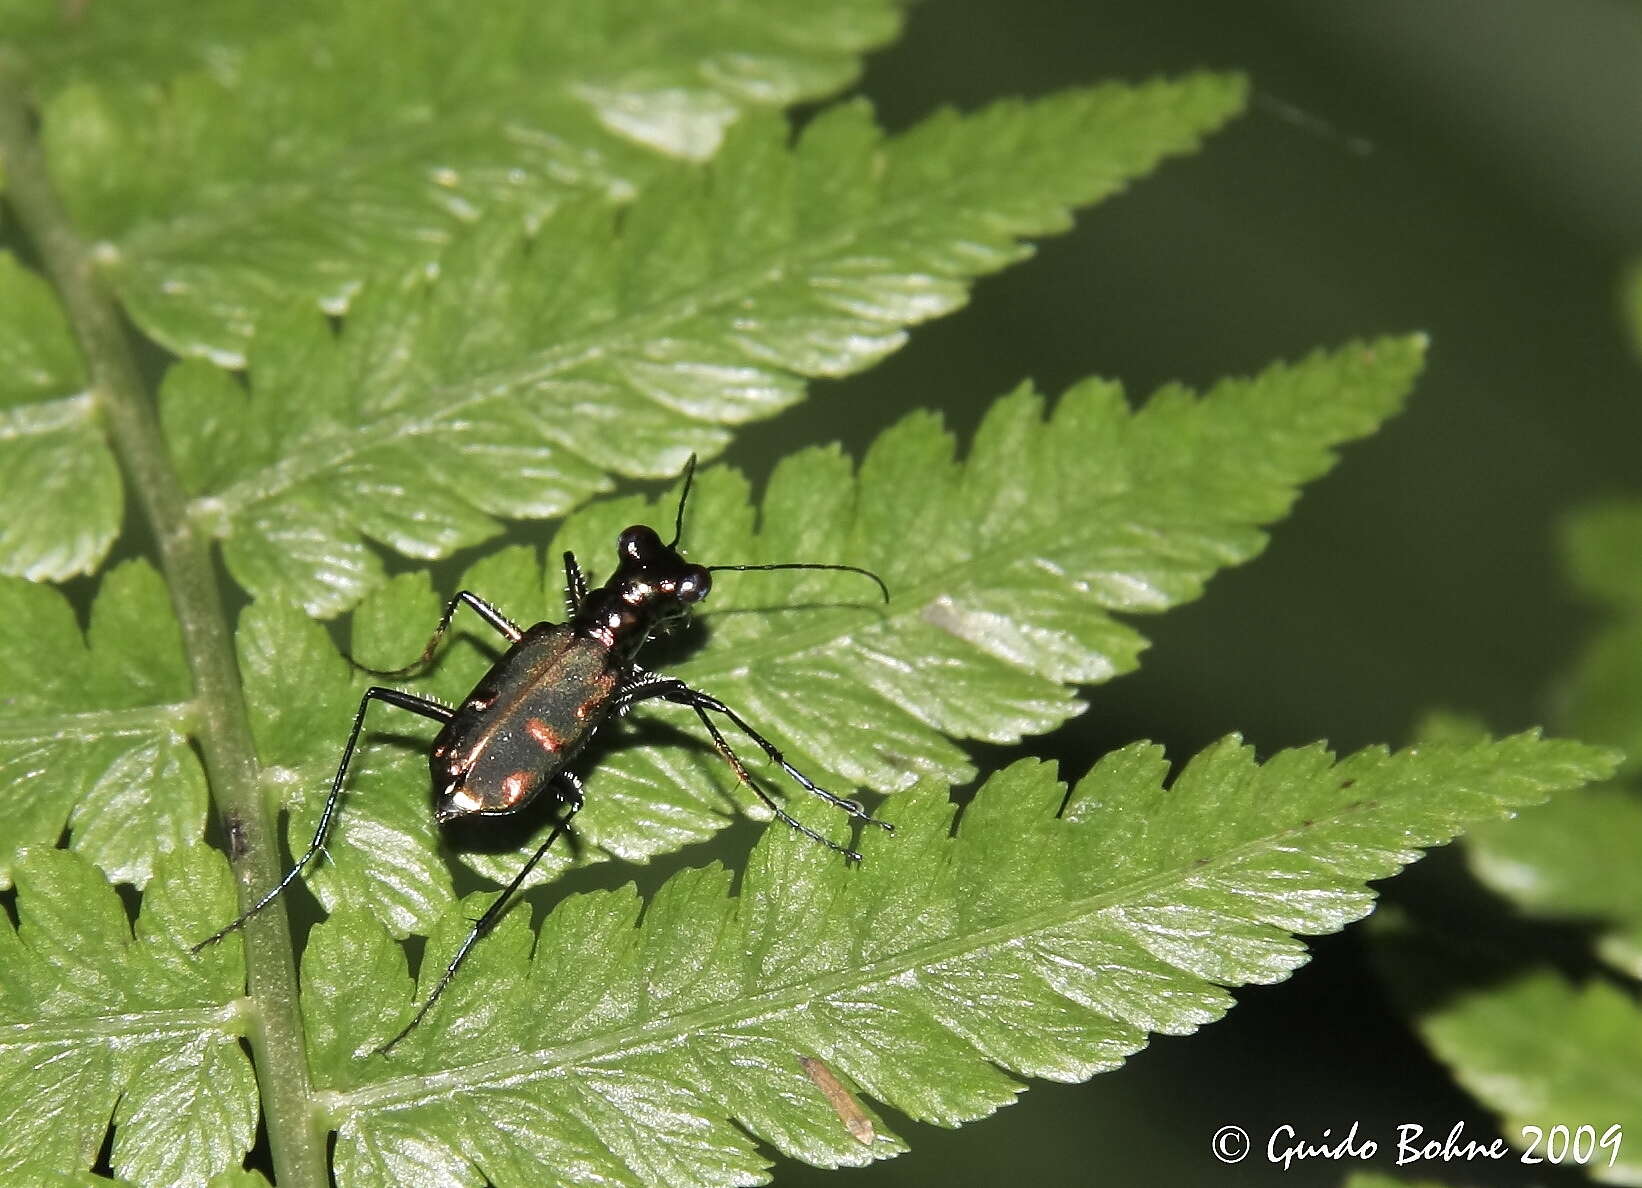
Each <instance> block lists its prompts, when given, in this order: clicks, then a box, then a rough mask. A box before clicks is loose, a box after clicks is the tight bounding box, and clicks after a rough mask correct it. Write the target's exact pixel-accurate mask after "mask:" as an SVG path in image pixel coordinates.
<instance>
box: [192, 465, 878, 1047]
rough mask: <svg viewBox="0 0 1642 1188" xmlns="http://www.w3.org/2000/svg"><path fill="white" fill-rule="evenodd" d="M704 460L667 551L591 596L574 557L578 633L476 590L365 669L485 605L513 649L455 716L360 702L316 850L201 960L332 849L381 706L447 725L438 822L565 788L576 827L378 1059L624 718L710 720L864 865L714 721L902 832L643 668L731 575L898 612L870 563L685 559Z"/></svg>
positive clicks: (862, 814)
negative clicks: (772, 572)
mask: <svg viewBox="0 0 1642 1188" xmlns="http://www.w3.org/2000/svg"><path fill="white" fill-rule="evenodd" d="M695 467H696V459H695V455H694V454H692V455H691V456H690V460H689V462H688V463H686V465H685V468H684V483H683V489H682V490H681V491H680V493H679V500H678V514H677V516H676V517H675V519H674V522H673V539H672V540H671V541H669V542H667V543H666V544H663V543H662V542H661V537H660V535H658V534H657V532H656V531H655V529H653V528H649V527H646V526H645V525H643V524H635V525H633V526H632V527H630V528H628V529H627V530H626V531H624V532H623V533H622V534H621V536H620V537H618V538H617V541H616V553H617V556H618V557H619V560H618V562H617V565H616V570H615V572H614V573H612V574H611V575H610V580H609V581H607V582H605V583H604V585H602V586H600V587H598V588H597V589H590V588H589V586H588V584H587V578H586V577H585V576H584V575H583V573H582V570H581V566H579V565H578V564H577V563H576V557H575V554H574V553H569V552H567V553H565V555H564V576H565V609H566V612H567V614H568V617H569V621H568V622H565V623H537V624H536V625H535V626H534V627H531V628H530V629H529V630H524V631H521V630H520V629H519V628H518V627H517V626H516V625H515V624H514V623H513V622H512V621H511V620H510V619H509V618H508V617H507V616H506V615H504V614H503V613H502V612H501V611H499V610H497V609H496V608H495V607H494V606H492V605H491V604H490V603H488V602H486V601H485V600H484V599H483V598H480V597H479V596H478V595H477V594H474V593H473V592H472V591H469V590H463V591H461V592H459V593H458V594H457V595H456V596H455V597H454V598H452V599H451V600H450V602H449V604H448V605H447V606H446V607H445V613H444V614H443V615H442V616H441V617H440V619H439V626H438V628H437V629H435V631H434V633H433V636H432V638H431V639H429V640H428V645H427V647H425V648H423V649H422V654H421V655H420V656H418V657H417V658H416V659H415V660H414V661H412V662H411V663H410V664H407V665H406V666H405V667H403V668H396V669H376V668H367V667H365V666H364V665H362V664H356V667H358V668H360V669H361V670H362V671H365V672H368V673H371V674H372V675H374V676H380V677H388V678H392V679H399V678H403V677H406V676H409V675H411V674H412V673H415V672H418V671H420V670H421V669H422V668H423V667H425V666H426V665H427V664H428V663H429V662H430V661H431V660H432V659H433V654H434V651H435V650H436V649H437V648H438V646H439V641H440V640H441V639H443V638H444V635H445V631H446V630H447V629H448V628H449V627H450V621H451V617H452V616H453V615H454V614H455V613H456V610H457V608H458V607H461V606H464V605H465V606H467V607H469V608H471V609H472V610H473V611H474V612H475V613H476V614H477V615H478V616H479V617H480V618H481V619H483V620H484V621H485V622H486V623H487V624H488V625H489V626H490V627H491V628H493V629H494V630H495V631H496V632H497V634H499V635H501V636H502V637H503V638H504V639H506V640H507V641H508V644H509V645H510V646H509V647H508V649H507V651H506V652H505V653H503V654H502V657H501V659H499V660H497V661H496V663H495V664H493V665H492V666H491V669H490V671H489V672H487V673H485V675H484V676H483V677H481V678H480V680H479V683H478V684H477V685H475V686H474V687H473V691H472V692H471V693H469V694H468V695H467V696H466V697H464V698H463V699H462V701H461V704H460V705H458V706H457V707H456V708H454V709H452V708H451V707H449V706H446V705H444V704H442V703H440V702H438V701H434V700H433V699H432V698H428V697H422V696H419V695H418V694H415V693H406V692H404V691H403V690H400V689H385V688H383V687H381V686H380V685H372V686H371V687H370V688H368V689H366V690H365V695H364V696H363V697H361V698H360V699H359V710H358V712H357V713H356V714H354V720H353V730H352V731H351V732H350V733H349V734H348V741H347V744H346V745H345V746H344V747H343V748H342V761H341V762H340V763H339V764H338V765H337V769H336V776H335V778H334V779H332V781H331V790H330V794H329V795H328V796H327V797H326V798H325V808H324V810H323V811H322V812H321V813H320V815H319V825H318V826H317V827H316V828H315V829H314V836H313V840H312V841H310V842H309V843H308V848H307V850H306V851H305V852H304V853H303V854H302V856H301V857H300V858H298V859H297V860H296V862H295V863H294V864H293V865H292V866H291V868H290V869H289V870H288V871H286V872H285V875H284V877H283V878H281V879H280V881H279V883H278V884H277V885H276V886H275V887H274V888H273V890H271V891H269V892H268V893H267V894H266V895H264V896H263V897H262V898H261V899H259V900H258V901H257V902H256V903H254V904H252V905H251V907H250V908H248V909H247V910H246V911H245V912H244V913H243V914H242V915H241V916H240V917H239V918H238V919H237V920H235V921H234V922H233V923H232V924H229V925H228V926H227V927H225V928H223V929H221V930H220V931H218V932H217V933H215V934H214V935H212V936H210V937H207V938H206V939H205V940H203V941H201V942H200V943H199V944H197V945H195V946H194V952H196V953H198V952H199V951H200V950H202V949H204V948H205V947H206V946H207V945H210V944H212V943H214V942H216V941H219V940H221V939H222V938H223V937H225V936H227V935H228V934H229V933H230V932H233V931H235V930H236V929H238V928H241V927H243V926H244V924H245V922H246V921H247V920H249V919H250V918H251V917H252V916H254V915H256V914H257V913H258V912H260V911H261V910H262V909H263V908H265V907H267V906H268V905H269V904H270V903H272V902H273V901H274V899H275V898H276V897H277V896H278V895H279V894H280V893H281V892H282V891H284V890H285V889H286V888H287V887H289V886H290V885H291V883H292V882H293V881H295V879H296V877H297V875H298V874H300V873H301V872H302V870H303V869H304V868H305V867H306V866H307V865H308V864H309V863H310V862H312V861H313V859H314V858H315V857H316V856H317V855H318V854H319V853H320V852H321V851H322V850H323V849H324V848H325V839H326V837H327V836H328V835H329V833H330V830H331V823H332V821H333V820H334V819H335V817H336V811H337V804H338V802H339V801H340V799H341V796H342V787H343V785H344V783H346V781H347V778H348V765H349V763H350V762H351V761H352V759H353V754H354V747H355V745H356V744H357V743H358V742H359V735H360V732H361V731H362V730H363V729H364V726H365V711H366V710H367V709H368V708H369V707H370V704H371V702H373V701H380V702H383V703H384V704H386V705H391V706H395V707H397V708H399V709H403V710H409V711H410V712H411V713H413V714H421V715H422V716H423V717H424V718H432V719H433V720H434V721H436V722H438V723H440V724H441V727H442V728H441V729H440V731H439V735H438V737H437V738H435V739H434V740H433V746H432V748H431V749H430V750H429V752H428V768H429V770H430V772H431V774H432V777H433V794H434V809H433V815H434V818H435V819H436V820H437V821H438V822H439V823H440V824H441V825H444V824H448V823H450V822H452V821H458V820H461V819H463V818H465V817H472V816H500V815H503V814H506V813H515V812H518V811H519V810H521V809H523V808H524V807H525V806H526V805H528V804H530V803H531V802H532V801H533V800H535V799H536V797H537V796H538V795H539V794H540V793H541V792H542V791H543V789H545V788H548V787H551V788H552V789H553V791H554V794H555V795H556V796H557V797H558V799H559V802H560V803H561V804H562V805H563V806H564V814H563V817H562V818H561V819H560V820H559V821H558V822H557V823H556V824H555V825H554V827H553V831H552V832H551V833H550V834H549V835H548V838H547V840H546V841H544V842H543V843H542V844H541V845H540V846H539V847H538V848H537V849H536V852H535V853H534V854H532V855H531V856H530V860H529V861H528V862H526V863H525V864H524V867H523V868H522V869H521V870H520V871H519V873H518V874H517V875H515V876H514V877H513V881H512V882H510V883H509V884H508V885H507V886H506V887H505V888H504V889H503V890H502V893H501V894H500V895H499V896H497V898H496V899H495V901H494V902H492V903H491V905H490V906H489V907H488V908H486V909H485V911H484V913H483V914H482V915H481V916H480V917H479V918H478V919H477V920H475V921H474V922H473V927H472V929H471V930H470V931H469V932H468V934H467V938H466V939H465V940H463V942H462V944H461V945H460V947H458V948H457V950H456V955H455V956H454V957H452V958H451V959H450V964H449V965H447V966H446V967H445V972H444V973H443V974H442V975H441V976H440V978H439V981H438V982H437V983H436V984H435V985H434V987H433V991H432V993H430V994H429V995H428V996H427V998H426V999H425V1000H424V1001H423V1003H422V1005H421V1007H420V1008H418V1010H417V1012H416V1015H415V1017H414V1018H412V1019H411V1021H410V1022H409V1023H408V1024H406V1025H405V1027H404V1029H403V1030H401V1031H400V1032H399V1034H398V1035H396V1036H394V1037H393V1038H392V1039H391V1040H389V1041H388V1042H387V1043H386V1044H384V1045H382V1047H381V1048H379V1049H378V1051H380V1052H383V1053H386V1052H388V1051H389V1050H390V1049H391V1048H392V1047H393V1046H394V1045H395V1044H397V1043H398V1042H399V1041H400V1040H402V1039H404V1038H405V1037H406V1036H407V1035H409V1034H410V1033H411V1031H412V1030H413V1029H414V1028H415V1027H416V1025H417V1024H418V1023H420V1022H421V1021H422V1020H423V1019H424V1018H425V1017H426V1016H427V1013H428V1011H429V1010H430V1009H431V1008H432V1007H433V1004H434V1003H435V1002H436V1001H438V998H439V995H440V994H442V993H443V992H444V990H445V987H446V986H448V985H449V984H450V980H451V979H452V978H453V977H455V975H456V970H457V969H458V967H460V966H461V964H462V962H463V960H464V959H465V958H466V957H467V955H468V953H469V952H470V951H471V950H472V948H473V946H474V945H475V944H476V943H478V941H479V939H480V938H481V937H483V936H484V935H485V933H486V932H488V931H489V930H490V928H491V927H492V925H494V924H495V922H496V921H497V920H498V919H499V918H500V917H501V915H502V913H503V912H504V911H505V910H506V909H507V907H508V905H509V904H511V903H512V902H513V900H514V899H515V898H516V897H517V896H518V894H519V889H520V888H521V887H522V886H523V885H524V881H525V878H526V877H527V876H528V875H529V874H530V872H531V870H532V869H534V868H535V866H536V864H537V863H538V862H540V861H541V859H542V856H543V855H544V854H546V853H547V851H548V847H550V846H551V845H552V844H553V843H554V841H555V840H557V839H558V837H559V835H560V834H561V833H563V832H564V831H565V830H566V828H567V827H568V826H569V824H570V820H571V818H572V817H574V816H575V815H576V813H577V811H578V810H579V809H580V808H581V807H582V782H581V779H580V778H579V777H578V776H577V775H576V774H575V773H574V772H572V771H571V770H570V766H569V765H570V763H571V761H572V760H573V759H574V758H575V757H576V754H577V752H579V751H580V750H581V749H582V747H583V746H585V745H586V744H587V742H588V740H589V739H591V738H592V737H593V736H594V735H595V734H596V733H598V730H599V727H601V726H603V725H604V724H605V722H607V721H608V720H609V719H610V718H611V717H612V716H613V715H621V714H625V713H626V712H627V711H628V710H629V709H631V708H632V707H633V706H634V705H635V704H637V703H638V702H641V701H650V700H658V701H670V702H673V703H675V704H677V705H684V706H688V707H690V708H691V709H693V710H694V711H695V712H696V716H697V717H698V718H700V719H701V722H702V725H704V726H705V727H706V728H707V733H708V735H709V736H710V737H711V738H712V740H713V747H714V748H715V749H716V750H717V751H718V753H719V755H720V756H722V757H723V759H724V761H725V762H726V763H728V764H729V765H730V768H731V770H732V771H734V772H735V776H736V779H737V780H739V781H740V782H741V783H742V784H745V785H746V786H747V787H748V788H749V789H751V790H752V791H753V793H754V794H755V795H757V796H758V798H759V799H760V800H762V801H763V802H764V803H765V804H766V805H768V806H769V808H770V811H771V812H773V813H774V814H775V815H776V816H777V817H779V818H780V819H781V820H782V821H784V822H786V823H787V824H788V825H790V826H791V827H792V828H794V829H796V830H797V831H798V832H799V833H802V834H803V835H804V836H805V837H808V838H811V839H813V840H815V841H818V842H820V843H821V844H822V845H824V846H826V847H828V848H829V849H832V850H835V851H837V852H838V853H841V854H843V855H844V856H845V858H847V859H849V860H851V861H856V862H858V861H860V859H861V855H860V854H858V853H856V851H854V850H852V849H850V848H848V847H847V846H842V845H839V844H838V843H837V842H835V841H833V840H832V839H830V838H828V837H825V836H824V835H822V834H820V833H817V832H816V831H815V830H813V829H811V828H810V827H809V826H807V825H805V824H803V823H802V822H801V821H798V820H796V819H795V818H794V817H792V816H791V815H790V814H789V813H788V812H787V811H786V810H785V809H783V808H782V807H781V806H780V805H779V804H777V803H776V802H775V800H774V799H772V798H771V797H770V795H769V793H767V792H765V791H764V789H763V788H761V787H760V786H759V784H758V783H757V781H755V780H754V779H753V777H752V776H751V775H750V774H749V773H748V771H747V768H746V767H745V766H744V765H743V764H742V762H741V759H740V757H739V756H737V755H736V753H735V751H733V750H732V749H731V748H730V744H729V742H728V741H726V740H725V738H724V735H723V733H722V732H721V731H720V730H719V728H718V724H717V723H716V722H714V721H713V719H712V718H711V717H710V716H709V715H710V714H719V715H721V716H722V717H724V718H726V719H728V720H729V721H730V722H732V723H733V724H734V725H735V726H736V728H737V729H738V730H740V731H741V732H742V733H743V734H745V735H746V736H747V738H748V739H749V740H751V741H752V742H753V743H754V744H755V745H756V746H757V747H758V748H759V749H760V750H761V751H763V752H764V754H765V755H767V756H768V757H769V759H770V762H772V763H774V764H775V765H776V766H777V767H779V768H780V769H781V770H782V771H784V772H786V773H787V775H788V776H789V777H790V778H791V779H792V780H793V782H795V783H796V784H797V785H798V786H799V787H801V788H803V789H804V790H805V791H806V792H809V793H811V794H812V795H814V796H818V797H820V798H821V799H822V800H824V801H826V802H827V803H828V804H830V805H832V806H833V807H835V808H840V809H843V810H844V811H845V812H846V813H848V814H849V815H850V816H851V817H853V818H854V819H856V820H858V821H862V822H865V823H866V824H869V825H877V826H879V827H880V828H883V829H885V830H892V829H893V827H892V826H891V825H890V824H889V823H888V822H886V821H880V820H878V819H877V818H876V817H872V816H870V815H868V813H867V811H866V809H864V808H863V807H862V806H861V804H860V802H858V801H855V800H848V799H845V798H844V797H842V796H838V795H835V794H834V793H832V792H829V791H827V790H826V789H825V788H822V787H821V786H819V785H818V784H816V783H815V782H814V781H813V780H811V779H810V778H809V777H808V776H807V775H805V774H804V773H803V772H801V771H799V770H798V768H796V767H794V766H793V765H792V764H790V763H788V762H787V760H786V758H785V757H784V756H783V755H782V754H781V751H780V750H779V749H778V748H777V747H776V746H775V744H774V743H772V742H770V740H769V739H767V738H765V737H764V736H763V735H762V734H760V733H759V732H758V731H757V730H755V729H754V728H753V727H752V726H750V725H749V724H748V723H747V722H746V721H745V720H744V719H742V717H741V716H740V715H739V714H737V713H736V712H735V711H734V710H733V709H731V708H730V707H729V706H727V705H725V704H724V703H723V702H722V701H720V700H718V698H716V697H713V696H710V695H709V694H706V693H703V692H701V691H700V690H698V689H692V688H690V687H689V686H688V685H686V684H685V683H684V682H683V681H681V680H677V679H676V678H674V677H668V676H663V675H661V674H659V673H654V672H649V671H647V670H645V669H643V668H641V667H640V666H639V664H638V660H637V657H638V653H639V650H640V649H641V648H643V647H644V645H645V643H646V642H647V641H648V640H649V638H650V637H651V635H653V634H655V633H656V632H657V631H658V630H662V629H665V628H667V627H669V626H672V625H675V624H677V623H679V622H680V621H681V620H683V619H685V618H687V617H688V616H689V613H690V608H691V607H692V606H694V605H695V604H696V603H698V602H700V601H701V600H702V599H704V598H705V597H707V593H708V591H709V590H711V589H712V576H711V575H712V574H714V573H718V572H722V571H726V570H738V571H744V570H754V569H759V570H763V569H835V570H842V571H844V572H847V573H859V574H861V575H863V576H865V577H867V578H870V579H871V580H872V581H874V582H876V583H877V585H878V589H879V590H880V591H881V592H882V594H883V596H884V601H885V602H888V601H889V588H888V587H887V586H885V585H884V581H883V579H882V578H880V577H879V576H878V575H877V574H875V573H873V572H872V571H871V570H869V569H862V568H860V567H859V566H856V565H830V564H819V563H810V562H785V563H782V564H776V565H695V564H691V563H690V562H687V561H685V560H684V558H683V556H682V555H681V554H680V552H679V548H678V543H679V538H680V536H682V535H683V532H684V506H685V503H686V501H687V500H688V499H689V497H690V484H691V482H692V480H693V479H694V477H695Z"/></svg>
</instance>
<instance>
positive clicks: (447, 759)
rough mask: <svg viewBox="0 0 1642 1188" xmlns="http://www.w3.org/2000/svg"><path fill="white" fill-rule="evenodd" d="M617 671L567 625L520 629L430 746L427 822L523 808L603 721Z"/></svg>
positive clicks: (608, 656) (601, 649)
mask: <svg viewBox="0 0 1642 1188" xmlns="http://www.w3.org/2000/svg"><path fill="white" fill-rule="evenodd" d="M623 667H624V666H623V665H622V663H621V662H620V660H619V659H618V658H617V657H616V655H615V654H614V653H613V652H612V651H611V650H610V649H609V648H608V647H606V646H605V645H604V644H603V643H601V642H600V641H598V640H596V639H592V638H590V637H588V636H585V635H580V634H578V633H577V632H576V630H575V628H574V627H572V626H571V625H569V624H558V623H537V624H536V625H535V626H534V627H532V628H530V629H529V630H528V631H526V632H525V633H524V635H523V636H521V637H520V639H519V641H518V642H517V643H515V644H514V645H513V646H512V647H510V648H509V649H508V650H507V652H506V653H505V654H504V655H503V656H502V658H501V659H500V660H498V661H496V663H495V664H494V665H493V666H492V667H491V669H490V671H489V672H487V673H485V675H484V676H483V678H481V679H480V681H479V683H478V684H477V685H475V686H474V687H473V692H471V693H469V694H468V695H467V697H466V698H464V699H463V701H462V704H461V705H459V706H457V707H456V712H455V714H454V715H453V716H452V717H451V719H450V721H448V722H446V723H445V727H444V729H443V730H441V731H440V732H439V737H438V738H436V739H435V740H434V743H433V749H432V750H431V751H430V752H429V754H428V768H429V771H430V772H431V774H432V776H433V788H434V796H435V800H434V815H435V816H436V817H438V819H439V820H440V821H441V822H445V821H452V820H455V819H456V818H458V817H463V816H466V815H468V814H469V813H511V812H514V811H516V810H517V809H520V808H522V807H524V805H526V804H528V803H529V802H530V801H531V800H532V799H534V798H535V796H536V794H537V793H538V792H540V791H541V790H542V789H543V788H544V787H546V786H547V785H548V784H549V783H550V782H551V781H552V780H553V779H554V777H556V776H557V775H558V774H559V773H560V772H562V771H563V770H564V769H565V765H566V764H568V763H569V762H570V760H571V759H573V758H575V755H576V752H577V751H579V750H581V748H582V745H583V744H584V743H586V742H587V740H588V739H589V738H590V737H592V735H593V733H594V731H595V730H597V729H598V727H599V724H600V723H601V722H603V721H604V719H605V718H606V717H607V716H608V714H609V707H610V702H611V699H612V698H614V697H615V695H616V690H617V689H618V688H619V687H620V685H621V681H622V676H623V672H622V670H623Z"/></svg>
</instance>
